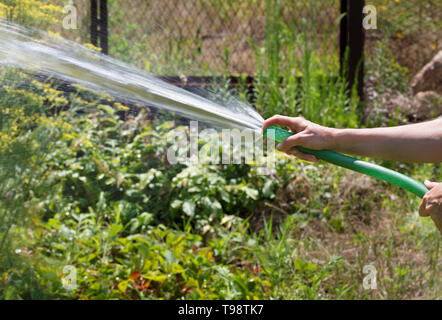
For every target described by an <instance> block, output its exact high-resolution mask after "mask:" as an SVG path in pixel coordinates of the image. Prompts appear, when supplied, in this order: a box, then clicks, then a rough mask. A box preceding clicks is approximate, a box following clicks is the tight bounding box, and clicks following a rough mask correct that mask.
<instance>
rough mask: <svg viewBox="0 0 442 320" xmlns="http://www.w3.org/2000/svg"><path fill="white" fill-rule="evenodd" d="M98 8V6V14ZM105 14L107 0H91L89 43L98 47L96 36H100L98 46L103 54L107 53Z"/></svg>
mask: <svg viewBox="0 0 442 320" xmlns="http://www.w3.org/2000/svg"><path fill="white" fill-rule="evenodd" d="M98 3H99V4H100V6H98ZM98 8H100V10H99V13H100V14H99V15H98ZM107 15H108V11H107V0H91V43H92V44H93V45H94V46H96V47H98V37H100V48H101V52H103V53H104V54H108V22H107V21H108V17H107Z"/></svg>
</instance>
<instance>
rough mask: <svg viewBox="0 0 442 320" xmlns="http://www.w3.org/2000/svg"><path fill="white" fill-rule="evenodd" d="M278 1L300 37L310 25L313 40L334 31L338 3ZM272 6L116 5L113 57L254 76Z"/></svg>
mask: <svg viewBox="0 0 442 320" xmlns="http://www.w3.org/2000/svg"><path fill="white" fill-rule="evenodd" d="M280 2H281V13H280V21H281V22H283V23H285V24H287V25H292V26H295V27H297V28H299V30H300V32H301V29H302V27H303V26H306V25H307V26H308V27H310V29H309V30H308V33H309V34H311V35H312V38H313V36H314V38H320V37H321V36H322V34H321V33H322V32H323V30H324V26H325V25H328V26H330V29H331V27H332V26H333V25H335V24H336V23H337V20H338V18H339V14H340V7H339V3H340V1H339V0H321V1H317V0H315V1H293V0H280ZM273 4H274V1H263V0H186V1H182V0H161V1H156V0H133V1H124V0H112V1H110V2H109V19H110V21H109V35H110V45H109V47H110V53H111V55H113V56H116V57H118V58H120V59H123V60H126V61H128V62H132V63H135V64H137V65H138V66H139V67H147V68H151V69H152V66H151V65H150V66H149V65H146V64H148V63H150V62H147V61H154V63H156V64H159V65H164V69H163V70H161V68H158V65H157V66H155V67H156V68H154V69H155V71H157V72H158V73H162V74H181V73H190V74H195V73H201V72H203V73H204V74H207V75H210V74H226V73H227V74H248V75H253V74H254V73H255V71H256V60H255V52H254V48H253V44H257V45H261V44H262V43H263V42H264V41H265V38H266V24H267V23H268V12H269V6H272V5H273ZM329 48H330V51H332V52H336V54H338V50H339V43H337V41H335V42H334V43H330V44H329ZM166 65H167V67H166ZM174 66H175V67H174ZM174 69H175V70H174ZM177 71H178V73H177Z"/></svg>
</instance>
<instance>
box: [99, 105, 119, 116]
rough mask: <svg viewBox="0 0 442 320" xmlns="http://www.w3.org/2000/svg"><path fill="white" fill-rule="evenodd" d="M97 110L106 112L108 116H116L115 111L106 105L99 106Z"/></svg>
mask: <svg viewBox="0 0 442 320" xmlns="http://www.w3.org/2000/svg"><path fill="white" fill-rule="evenodd" d="M97 108H98V109H100V110H103V111H105V112H106V113H107V114H109V115H111V116H112V115H114V112H115V110H114V109H113V108H112V107H110V106H107V105H104V104H100V105H98V106H97Z"/></svg>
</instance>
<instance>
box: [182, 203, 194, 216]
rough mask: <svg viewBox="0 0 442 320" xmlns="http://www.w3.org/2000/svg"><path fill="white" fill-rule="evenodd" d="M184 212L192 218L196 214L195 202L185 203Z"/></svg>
mask: <svg viewBox="0 0 442 320" xmlns="http://www.w3.org/2000/svg"><path fill="white" fill-rule="evenodd" d="M183 212H184V213H185V214H187V215H188V216H189V217H192V216H193V215H194V214H195V202H193V200H186V201H184V203H183Z"/></svg>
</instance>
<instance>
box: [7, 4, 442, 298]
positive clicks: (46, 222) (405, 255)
mask: <svg viewBox="0 0 442 320" xmlns="http://www.w3.org/2000/svg"><path fill="white" fill-rule="evenodd" d="M241 3H242V2H234V3H233V4H235V5H238V6H240V5H241ZM269 3H270V2H269ZM220 14H222V12H221V13H220ZM266 14H267V20H268V22H271V23H268V24H267V29H265V31H264V33H265V34H266V35H267V36H266V37H265V39H263V42H258V41H255V42H253V41H252V42H251V44H252V48H253V51H254V52H255V53H256V59H257V65H256V68H257V79H258V86H257V90H258V91H257V95H258V101H257V107H258V108H259V111H260V112H261V113H262V114H263V115H265V116H267V115H272V114H273V113H284V114H289V115H295V114H296V115H298V114H302V115H304V116H306V117H307V118H309V119H311V120H314V121H316V122H319V123H322V124H326V125H331V126H338V127H344V126H345V127H347V126H350V127H355V126H361V125H366V126H369V125H373V124H374V123H369V122H367V123H365V124H364V123H361V121H362V114H361V110H360V109H358V100H357V97H355V96H353V97H352V98H351V99H348V98H347V95H346V94H345V91H346V90H349V88H347V87H346V86H345V84H344V83H343V82H342V79H341V78H340V76H339V71H338V64H337V61H336V57H335V56H334V55H329V54H327V51H326V49H327V43H328V42H330V41H332V42H333V40H330V39H333V34H336V33H334V32H332V31H331V30H333V29H332V28H331V27H330V28H331V29H327V30H328V31H325V30H324V31H323V33H324V34H329V37H323V38H321V40H320V41H311V39H310V38H309V34H308V32H306V31H305V32H303V33H299V32H297V29H296V27H295V26H294V25H290V24H288V23H283V22H281V19H280V18H279V13H278V7H277V6H274V7H272V10H271V9H268V11H267V12H266ZM304 26H305V28H308V26H309V25H308V23H307V22H306V24H305V25H304ZM275 34H279V35H280V36H277V37H276V36H275ZM129 35H130V33H129V34H128V35H127V37H129ZM293 39H294V41H292V40H293ZM126 40H127V41H128V43H129V40H130V38H127V39H126ZM175 45H177V46H178V44H175ZM134 50H135V49H134ZM382 50H383V49H382ZM122 52H123V51H122ZM292 53H296V54H292ZM176 61H178V60H176ZM172 62H173V61H172ZM392 62H394V57H393V56H391V55H389V53H388V50H385V51H383V55H379V60H378V61H374V63H375V64H374V66H377V67H376V68H374V67H373V68H371V69H370V70H374V71H375V72H378V73H379V74H378V75H379V76H382V73H380V70H382V68H385V67H390V69H386V68H385V70H388V72H385V77H387V79H385V81H379V82H378V83H377V85H378V87H377V88H378V89H379V90H382V89H387V88H386V87H388V86H390V84H396V85H398V88H397V90H402V89H404V90H405V89H406V87H407V84H406V83H398V79H404V78H406V77H405V74H406V72H407V71H406V70H404V69H403V68H400V67H398V66H396V65H394V64H393V63H392ZM300 76H302V79H301V80H299V78H300ZM280 78H283V79H284V81H283V82H282V83H281V82H280ZM0 79H1V80H0V83H1V87H0V120H1V131H0V133H1V135H2V139H1V140H0V150H1V153H0V177H1V180H2V181H5V182H6V183H3V184H2V185H1V186H0V199H1V200H0V240H1V243H0V297H1V298H2V299H256V298H258V299H422V298H424V299H440V298H441V292H442V291H441V279H440V277H439V275H440V274H441V266H442V263H441V257H440V253H441V245H440V241H441V237H440V234H439V232H438V231H437V229H436V228H435V226H434V225H433V224H432V222H431V221H430V220H429V219H428V218H420V217H419V216H418V213H417V208H418V206H419V199H418V198H416V197H414V196H413V195H411V194H408V193H407V192H406V191H404V190H401V189H400V188H398V187H395V186H391V185H389V184H387V183H385V182H380V181H377V180H374V179H371V178H368V177H365V176H362V175H359V174H356V173H352V172H349V171H347V170H345V169H342V168H338V167H334V166H331V165H327V164H325V163H320V164H317V165H311V164H309V163H305V162H303V161H298V160H295V159H293V158H291V157H288V156H285V155H283V154H278V156H277V164H276V168H275V172H273V174H272V175H271V176H262V175H260V174H259V173H258V168H257V165H256V164H247V165H246V164H243V165H210V164H197V165H176V166H170V165H169V164H168V163H167V161H166V152H167V147H168V145H167V142H166V139H164V137H165V136H166V135H167V134H168V133H169V132H170V130H171V129H173V128H174V127H175V126H177V123H175V122H174V121H173V120H175V118H174V117H173V116H171V115H167V114H166V115H161V114H160V115H158V114H157V115H156V116H155V117H154V116H153V114H149V112H148V111H147V112H141V113H140V114H134V113H129V115H128V118H127V119H126V121H123V120H122V119H121V118H120V115H121V114H122V113H124V112H127V107H126V106H124V105H122V104H121V103H118V102H116V101H114V99H113V98H111V97H107V96H102V95H100V94H98V93H95V92H90V91H89V90H87V89H85V88H81V87H78V90H77V92H75V93H72V94H69V95H67V94H66V93H65V92H63V91H62V90H61V88H58V86H57V83H56V82H51V81H50V82H48V83H40V82H37V81H32V80H31V78H30V77H29V76H28V75H27V74H25V73H23V72H19V71H18V70H16V69H13V68H6V67H2V69H1V71H0ZM401 86H402V87H401ZM61 110H64V111H61ZM319 111H320V112H319ZM399 122H400V123H402V122H405V119H403V118H401V115H400V114H398V115H396V117H393V118H391V119H388V118H385V117H378V118H376V123H375V124H376V125H386V124H391V123H399ZM379 163H380V164H382V165H386V166H388V167H390V168H392V169H396V170H399V171H401V172H403V173H405V174H408V175H410V176H412V177H413V178H415V179H417V180H420V181H423V180H424V179H430V180H434V181H442V171H441V169H440V166H439V165H438V164H435V165H431V164H426V165H413V164H400V163H394V162H383V161H379ZM367 265H373V266H374V267H375V268H376V271H377V289H376V290H367V289H364V287H363V280H364V278H365V276H366V275H367V274H366V273H364V267H366V266H367ZM66 266H72V267H74V268H75V270H76V275H77V285H78V287H77V288H76V290H73V291H69V290H66V289H65V288H64V287H63V284H64V283H65V282H66V281H68V274H67V273H64V271H63V270H65V267H66Z"/></svg>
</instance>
